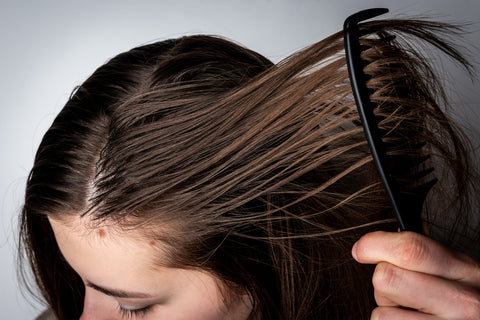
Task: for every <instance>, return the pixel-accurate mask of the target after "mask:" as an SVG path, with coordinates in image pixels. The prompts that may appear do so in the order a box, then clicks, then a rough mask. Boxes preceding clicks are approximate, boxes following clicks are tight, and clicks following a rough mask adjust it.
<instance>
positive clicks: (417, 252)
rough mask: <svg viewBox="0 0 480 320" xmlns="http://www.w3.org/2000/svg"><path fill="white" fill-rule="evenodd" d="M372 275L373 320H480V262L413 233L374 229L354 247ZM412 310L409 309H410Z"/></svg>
mask: <svg viewBox="0 0 480 320" xmlns="http://www.w3.org/2000/svg"><path fill="white" fill-rule="evenodd" d="M352 255H353V257H354V258H355V260H357V261H358V262H360V263H368V264H377V267H376V268H375V272H374V274H373V286H374V289H375V300H376V302H377V304H378V307H377V308H376V309H375V310H374V311H373V312H372V317H371V319H372V320H373V319H376V320H379V319H388V320H397V319H398V320H400V319H402V320H403V319H409V320H437V319H438V320H440V319H452V320H453V319H455V320H470V319H472V320H473V319H475V320H479V319H480V264H479V263H478V262H476V261H474V260H473V259H471V258H469V257H468V256H466V255H464V254H461V253H457V252H453V251H451V250H449V249H447V248H445V247H443V246H442V245H441V244H439V243H438V242H435V241H434V240H432V239H430V238H427V237H425V236H422V235H420V234H416V233H413V232H400V233H391V232H381V231H379V232H372V233H369V234H366V235H364V236H363V237H362V238H360V240H358V241H357V243H356V244H355V245H354V246H353V248H352ZM406 308H409V309H406Z"/></svg>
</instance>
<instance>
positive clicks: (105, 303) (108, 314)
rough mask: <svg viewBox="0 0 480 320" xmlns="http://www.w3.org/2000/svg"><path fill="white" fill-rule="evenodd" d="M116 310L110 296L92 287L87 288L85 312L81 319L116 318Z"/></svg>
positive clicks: (104, 319) (106, 319)
mask: <svg viewBox="0 0 480 320" xmlns="http://www.w3.org/2000/svg"><path fill="white" fill-rule="evenodd" d="M115 312H116V310H115V307H114V305H113V303H112V301H109V297H108V296H106V295H104V294H102V293H100V292H97V291H95V290H94V289H92V288H89V287H86V288H85V299H84V301H83V312H82V315H81V316H80V319H79V320H115V319H116V317H115Z"/></svg>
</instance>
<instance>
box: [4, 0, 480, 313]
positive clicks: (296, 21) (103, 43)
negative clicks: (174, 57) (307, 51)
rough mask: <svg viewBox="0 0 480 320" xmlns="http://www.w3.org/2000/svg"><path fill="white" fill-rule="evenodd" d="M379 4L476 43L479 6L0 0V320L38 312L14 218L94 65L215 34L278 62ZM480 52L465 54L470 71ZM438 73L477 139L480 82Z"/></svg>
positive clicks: (356, 0)
mask: <svg viewBox="0 0 480 320" xmlns="http://www.w3.org/2000/svg"><path fill="white" fill-rule="evenodd" d="M378 6H384V7H388V8H390V10H391V13H390V14H389V15H388V17H406V16H411V15H426V16H430V17H434V18H436V19H438V20H443V21H466V22H471V23H472V25H470V26H469V30H470V31H471V33H470V34H468V35H466V38H467V40H468V42H471V43H473V44H476V45H477V46H478V45H479V44H480V23H479V22H480V20H479V18H478V16H479V14H480V1H478V0H471V1H466V0H459V1H453V0H451V1H437V0H430V1H405V0H402V1H400V0H392V1H387V0H384V1H380V0H378V1H373V0H372V1H367V0H349V1H348V0H335V1H326V0H323V1H322V0H316V1H313V0H311V1H286V0H283V1H267V0H261V1H252V0H249V1H246V0H242V1H221V0H217V1H133V0H132V1H98V0H96V1H91V0H83V1H75V2H73V1H70V2H69V1H13V0H12V1H5V0H0V39H1V47H0V48H1V50H0V57H1V59H0V72H1V73H0V75H1V76H0V108H1V109H0V112H1V113H0V130H1V132H0V148H1V149H0V155H1V157H0V170H1V171H0V172H1V179H0V209H1V216H0V217H1V220H0V261H1V262H0V318H1V319H32V318H33V317H34V315H36V314H37V313H38V311H39V310H40V309H41V306H40V305H39V304H38V303H34V302H33V301H32V299H31V298H30V297H29V296H28V295H27V296H26V297H25V296H24V295H22V291H24V290H22V289H21V288H19V285H18V282H17V280H16V274H15V256H14V254H15V248H16V246H17V244H16V235H17V232H16V228H17V215H18V212H19V210H20V207H21V203H22V196H23V189H24V185H25V181H26V177H27V175H28V172H29V169H30V168H31V166H32V163H33V156H34V153H35V150H36V148H37V146H38V144H39V142H40V139H41V137H42V135H43V134H44V132H45V131H46V130H47V128H48V126H49V125H50V123H51V122H52V120H53V118H54V116H55V115H56V114H57V113H58V111H59V110H60V109H61V107H62V106H63V104H64V103H65V101H66V100H67V98H68V96H69V94H70V92H71V90H72V89H73V88H74V86H76V85H79V84H81V83H82V82H83V80H85V79H86V78H87V76H88V75H89V74H91V73H92V72H93V71H94V70H95V68H97V67H98V66H100V65H101V64H103V63H104V62H106V61H107V60H108V59H109V58H111V57H112V56H114V55H115V54H117V53H120V52H122V51H125V50H128V49H130V48H131V47H134V46H138V45H140V44H144V43H147V42H151V41H154V40H162V39H166V38H170V37H178V36H181V35H184V34H194V33H208V34H220V35H223V36H226V37H228V38H230V39H234V40H235V41H237V42H239V43H241V44H243V45H245V46H247V47H249V48H251V49H253V50H256V51H258V52H260V53H262V54H264V55H266V56H267V57H269V58H270V59H272V60H274V61H279V60H280V59H281V58H284V57H286V56H287V55H288V54H290V53H292V52H294V51H296V50H298V49H300V48H302V47H304V46H306V45H308V44H311V43H313V42H316V41H318V40H320V39H322V38H324V37H325V36H327V35H329V34H331V33H333V32H336V31H338V30H340V29H341V27H342V23H343V20H344V19H345V17H346V16H348V15H349V14H351V13H353V12H355V11H357V10H361V9H365V8H369V7H378ZM479 52H480V51H479V49H478V47H476V48H475V47H470V55H471V56H472V57H474V58H475V59H477V68H478V56H479V55H478V53H479ZM434 58H435V57H434ZM446 71H448V73H449V74H450V75H451V76H452V77H451V78H450V80H449V81H448V84H449V85H451V93H452V94H453V95H454V97H455V99H456V101H458V102H459V104H460V105H463V107H462V108H459V109H456V110H455V111H456V113H457V114H458V116H459V118H460V119H461V120H462V121H463V123H464V124H465V125H466V126H467V127H468V128H469V132H470V134H471V135H472V137H474V138H475V139H477V140H476V141H477V142H478V141H479V140H478V137H479V136H480V134H479V130H478V129H477V128H478V124H479V123H480V110H479V108H478V103H477V101H478V97H479V92H480V84H479V82H478V81H477V82H476V83H473V82H472V81H471V80H470V79H468V77H465V76H464V75H460V73H459V70H457V69H455V68H452V67H446ZM475 104H477V106H476V105H475ZM475 108H476V110H475Z"/></svg>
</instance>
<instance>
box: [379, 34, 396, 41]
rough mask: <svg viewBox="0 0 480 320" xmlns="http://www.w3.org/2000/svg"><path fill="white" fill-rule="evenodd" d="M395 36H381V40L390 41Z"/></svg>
mask: <svg viewBox="0 0 480 320" xmlns="http://www.w3.org/2000/svg"><path fill="white" fill-rule="evenodd" d="M396 38H397V37H396V36H395V35H394V34H391V35H388V36H384V37H382V40H383V41H385V42H390V41H393V40H395V39H396Z"/></svg>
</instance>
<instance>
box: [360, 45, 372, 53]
mask: <svg viewBox="0 0 480 320" xmlns="http://www.w3.org/2000/svg"><path fill="white" fill-rule="evenodd" d="M368 49H370V46H367V45H364V44H361V45H360V51H361V52H363V51H367V50H368Z"/></svg>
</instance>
